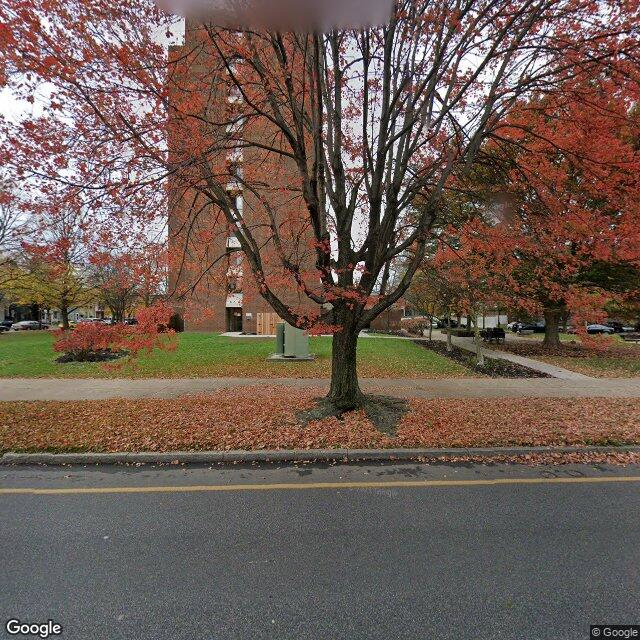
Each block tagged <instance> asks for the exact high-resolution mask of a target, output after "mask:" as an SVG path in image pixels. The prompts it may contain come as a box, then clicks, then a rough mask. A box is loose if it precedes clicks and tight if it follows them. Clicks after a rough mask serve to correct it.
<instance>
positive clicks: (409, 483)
mask: <svg viewBox="0 0 640 640" xmlns="http://www.w3.org/2000/svg"><path fill="white" fill-rule="evenodd" d="M610 482H613V483H623V482H640V476H606V477H600V478H585V477H580V478H495V479H487V480H390V481H386V482H384V481H381V482H301V483H284V482H283V483H276V484H229V485H223V484H199V485H184V486H164V487H163V486H160V487H68V488H67V487H63V488H56V489H40V488H34V487H24V488H12V489H0V495H47V496H48V495H76V494H102V493H197V492H207V491H214V492H229V491H304V490H308V489H409V488H429V487H481V486H490V485H510V484H524V485H527V484H529V485H538V484H602V483H610Z"/></svg>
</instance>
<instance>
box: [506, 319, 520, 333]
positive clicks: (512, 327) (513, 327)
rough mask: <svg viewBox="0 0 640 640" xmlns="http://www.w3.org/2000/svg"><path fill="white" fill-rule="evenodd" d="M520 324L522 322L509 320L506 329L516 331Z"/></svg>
mask: <svg viewBox="0 0 640 640" xmlns="http://www.w3.org/2000/svg"><path fill="white" fill-rule="evenodd" d="M520 325H522V322H518V321H517V320H516V321H515V322H509V323H508V324H507V329H509V331H513V333H517V332H518V329H519V328H520Z"/></svg>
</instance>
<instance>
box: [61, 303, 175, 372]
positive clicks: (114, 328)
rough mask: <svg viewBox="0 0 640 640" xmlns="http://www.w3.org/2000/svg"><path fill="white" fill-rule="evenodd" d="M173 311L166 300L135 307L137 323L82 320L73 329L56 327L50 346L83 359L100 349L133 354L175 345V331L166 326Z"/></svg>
mask: <svg viewBox="0 0 640 640" xmlns="http://www.w3.org/2000/svg"><path fill="white" fill-rule="evenodd" d="M172 313H173V311H172V309H171V308H170V307H169V306H168V305H167V304H166V303H159V304H156V305H154V306H152V307H148V308H145V309H140V310H138V313H137V319H138V324H136V325H125V324H120V323H118V324H114V325H107V324H102V323H98V322H81V323H80V324H79V325H78V326H77V327H76V328H75V329H74V330H73V331H57V332H56V341H55V343H54V345H53V348H54V350H55V351H57V352H61V353H65V354H68V355H70V356H72V358H73V360H74V361H77V362H85V361H87V360H89V359H91V357H92V356H93V355H95V354H98V353H101V352H112V353H118V352H126V353H127V354H128V355H129V356H130V357H135V356H137V355H138V354H139V353H141V352H147V353H148V352H150V351H152V350H153V349H155V348H162V349H174V348H175V341H174V340H173V339H172V338H173V336H174V331H172V330H170V329H168V328H167V327H168V324H169V319H170V317H171V314H172Z"/></svg>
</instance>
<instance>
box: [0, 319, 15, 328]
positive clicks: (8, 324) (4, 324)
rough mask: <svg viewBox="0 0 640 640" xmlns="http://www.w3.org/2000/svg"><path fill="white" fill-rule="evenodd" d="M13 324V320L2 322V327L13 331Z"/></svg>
mask: <svg viewBox="0 0 640 640" xmlns="http://www.w3.org/2000/svg"><path fill="white" fill-rule="evenodd" d="M12 324H13V320H0V327H6V328H7V329H11V325H12Z"/></svg>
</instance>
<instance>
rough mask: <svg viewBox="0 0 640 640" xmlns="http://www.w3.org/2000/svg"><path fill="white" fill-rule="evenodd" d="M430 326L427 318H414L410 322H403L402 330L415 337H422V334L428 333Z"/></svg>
mask: <svg viewBox="0 0 640 640" xmlns="http://www.w3.org/2000/svg"><path fill="white" fill-rule="evenodd" d="M430 326H431V320H429V319H428V318H415V319H412V320H404V321H403V322H402V328H403V329H405V330H406V331H408V332H409V333H411V334H413V335H416V336H421V335H423V332H424V331H428V329H429V327H430Z"/></svg>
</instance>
